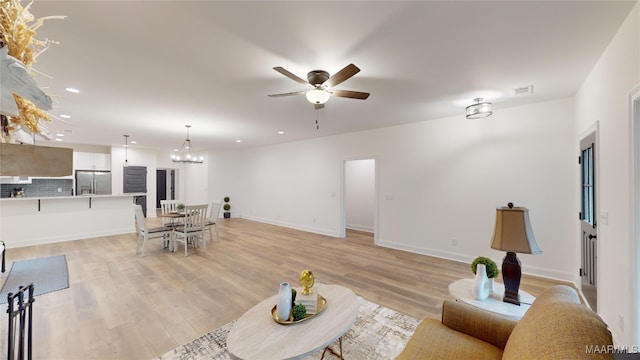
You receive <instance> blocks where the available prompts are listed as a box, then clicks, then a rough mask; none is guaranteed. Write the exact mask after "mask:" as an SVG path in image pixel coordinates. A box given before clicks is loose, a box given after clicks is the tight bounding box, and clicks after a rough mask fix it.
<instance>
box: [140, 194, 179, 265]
mask: <svg viewBox="0 0 640 360" xmlns="http://www.w3.org/2000/svg"><path fill="white" fill-rule="evenodd" d="M133 207H134V212H135V215H136V222H137V223H138V241H137V243H136V254H140V253H142V256H144V246H145V245H146V244H147V240H149V239H156V238H158V239H163V243H164V239H166V238H167V237H168V236H171V228H168V227H166V226H160V227H154V228H149V227H147V224H146V223H145V221H144V213H143V212H142V205H133ZM169 246H171V242H169Z"/></svg>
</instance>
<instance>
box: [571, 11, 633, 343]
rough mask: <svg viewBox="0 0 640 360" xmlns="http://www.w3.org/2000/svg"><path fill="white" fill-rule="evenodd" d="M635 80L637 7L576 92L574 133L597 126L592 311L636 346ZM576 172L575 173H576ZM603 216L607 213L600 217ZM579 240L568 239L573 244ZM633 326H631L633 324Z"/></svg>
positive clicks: (616, 334)
mask: <svg viewBox="0 0 640 360" xmlns="http://www.w3.org/2000/svg"><path fill="white" fill-rule="evenodd" d="M639 83H640V5H638V3H636V6H635V8H634V10H633V11H632V12H631V13H630V14H629V17H628V18H627V20H626V21H625V23H624V24H623V26H622V27H621V28H620V30H619V31H618V33H617V34H616V36H615V38H614V39H613V41H612V42H611V43H610V44H609V46H608V48H607V49H606V51H605V52H604V54H603V55H602V57H601V58H600V59H599V61H598V63H597V64H596V66H595V67H594V68H593V70H592V71H591V73H590V75H589V76H588V77H587V79H586V80H585V81H584V83H583V85H582V87H581V88H580V90H579V92H578V93H577V95H576V100H575V109H576V135H575V145H574V152H575V153H576V154H577V149H578V145H577V144H578V143H577V142H578V141H579V138H580V137H581V136H582V135H583V134H584V133H585V131H587V129H589V128H592V127H593V124H595V123H596V122H598V124H599V139H598V140H599V151H598V154H597V155H598V158H597V160H598V165H599V170H598V174H599V178H598V180H599V185H597V186H598V188H597V190H598V191H599V196H598V200H599V206H598V208H599V212H600V217H599V219H598V220H599V225H598V243H599V247H598V251H599V269H600V271H599V277H598V279H597V282H598V312H599V313H600V315H601V316H602V318H603V319H604V321H605V322H606V323H607V324H608V325H609V326H610V327H611V330H612V332H613V335H614V338H615V339H616V340H617V341H618V343H621V344H628V345H633V344H635V345H637V344H638V343H637V338H636V337H635V335H634V333H635V332H636V331H635V330H634V329H633V327H634V326H633V325H634V321H632V318H633V314H634V313H635V310H634V307H636V306H638V305H637V302H638V299H636V298H635V296H633V295H632V293H631V291H630V289H632V288H635V286H634V282H635V281H636V279H637V276H638V275H637V274H635V269H636V267H635V264H636V262H637V261H638V259H636V258H635V255H633V251H631V249H633V248H634V247H633V245H632V243H631V241H632V236H631V231H630V229H631V223H630V222H631V221H632V220H631V218H630V211H629V209H630V207H631V194H632V191H631V182H630V180H629V179H630V178H631V173H630V163H631V154H632V144H631V141H630V140H631V136H630V134H629V129H630V127H629V126H630V123H629V121H630V120H629V105H628V97H629V92H630V91H631V90H632V88H633V87H634V86H636V85H637V84H639ZM576 176H577V175H576ZM603 215H608V220H606V219H605V218H604V217H603ZM578 241H579V238H578V237H576V238H575V239H574V243H575V246H576V247H578V246H579V242H578ZM636 326H637V325H636Z"/></svg>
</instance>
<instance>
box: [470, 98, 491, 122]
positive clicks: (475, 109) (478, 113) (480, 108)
mask: <svg viewBox="0 0 640 360" xmlns="http://www.w3.org/2000/svg"><path fill="white" fill-rule="evenodd" d="M482 100H483V99H482V98H475V99H473V101H475V104H471V105H469V106H467V119H481V118H485V117H487V116H491V114H493V111H491V103H490V102H487V101H484V102H483V101H482Z"/></svg>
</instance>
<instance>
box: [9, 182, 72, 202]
mask: <svg viewBox="0 0 640 360" xmlns="http://www.w3.org/2000/svg"><path fill="white" fill-rule="evenodd" d="M14 188H24V193H25V196H26V197H47V196H71V189H73V179H32V181H31V184H1V185H0V197H3V198H8V197H11V193H12V192H13V189H14ZM58 189H60V191H58Z"/></svg>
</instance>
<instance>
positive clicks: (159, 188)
mask: <svg viewBox="0 0 640 360" xmlns="http://www.w3.org/2000/svg"><path fill="white" fill-rule="evenodd" d="M160 200H167V170H156V209H160Z"/></svg>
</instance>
